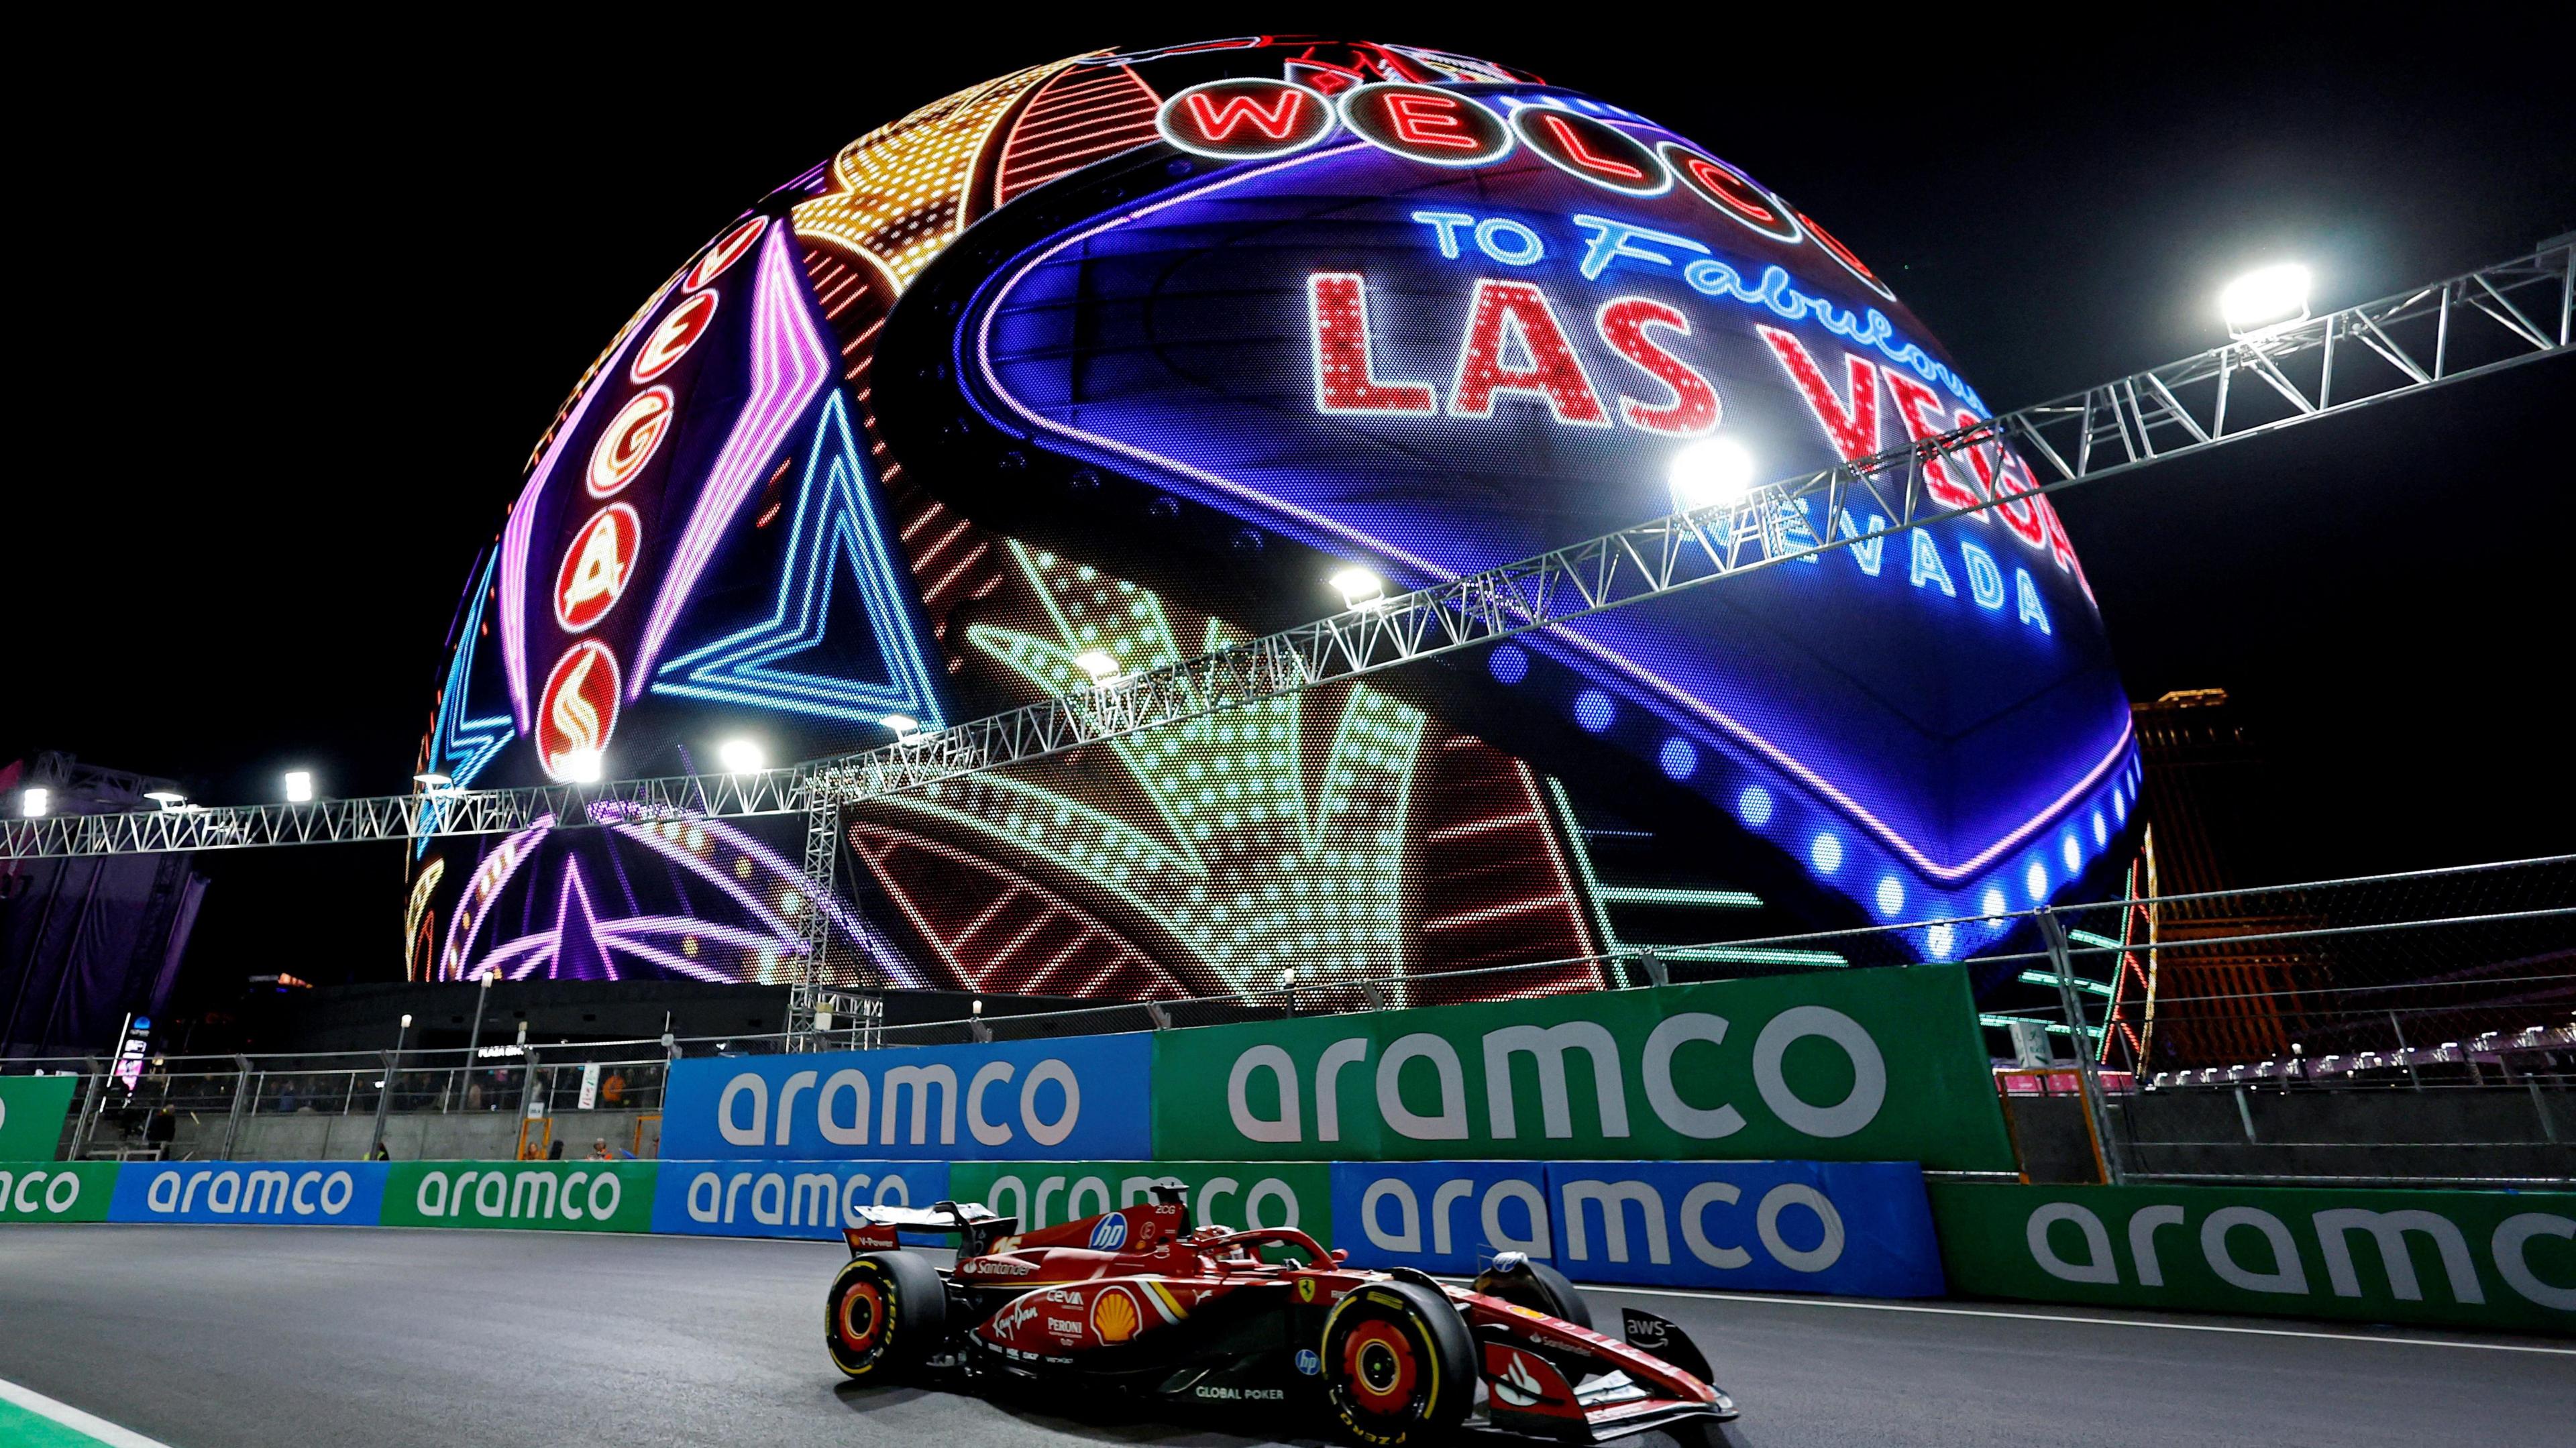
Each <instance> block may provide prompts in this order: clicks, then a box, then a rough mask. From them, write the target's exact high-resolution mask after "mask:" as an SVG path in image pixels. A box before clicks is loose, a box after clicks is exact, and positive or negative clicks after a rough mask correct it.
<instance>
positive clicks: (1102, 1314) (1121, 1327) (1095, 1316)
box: [1091, 1287, 1143, 1342]
mask: <svg viewBox="0 0 2576 1448" xmlns="http://www.w3.org/2000/svg"><path fill="white" fill-rule="evenodd" d="M1142 1319H1143V1314H1142V1313H1139V1312H1138V1311H1137V1310H1136V1299H1135V1298H1134V1297H1132V1296H1130V1295H1128V1293H1127V1292H1126V1290H1125V1289H1123V1288H1116V1287H1113V1288H1111V1289H1109V1290H1108V1291H1107V1292H1103V1293H1101V1294H1100V1295H1099V1296H1098V1297H1096V1298H1094V1299H1092V1303H1091V1330H1092V1331H1093V1332H1096V1333H1098V1334H1100V1340H1101V1341H1102V1342H1125V1341H1126V1340H1127V1339H1129V1338H1131V1337H1134V1336H1135V1335H1136V1329H1137V1328H1138V1327H1139V1326H1141V1325H1142Z"/></svg>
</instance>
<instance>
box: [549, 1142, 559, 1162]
mask: <svg viewBox="0 0 2576 1448" xmlns="http://www.w3.org/2000/svg"><path fill="white" fill-rule="evenodd" d="M546 1160H548V1161H561V1160H563V1143H562V1142H560V1141H558V1142H552V1143H550V1144H548V1145H547V1147H546Z"/></svg>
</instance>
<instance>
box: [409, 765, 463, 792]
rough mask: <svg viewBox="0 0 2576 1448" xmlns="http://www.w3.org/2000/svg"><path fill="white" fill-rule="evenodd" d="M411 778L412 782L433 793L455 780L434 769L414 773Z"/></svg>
mask: <svg viewBox="0 0 2576 1448" xmlns="http://www.w3.org/2000/svg"><path fill="white" fill-rule="evenodd" d="M411 778H412V783H414V784H417V785H419V786H420V787H421V788H423V789H426V790H428V791H430V792H431V793H433V794H435V793H437V792H438V791H439V790H442V789H445V788H447V787H448V786H449V785H451V784H454V783H455V782H456V781H455V780H452V779H450V778H448V777H447V776H446V775H443V774H441V773H439V772H438V771H437V770H435V769H432V770H426V771H424V772H422V773H419V774H415V775H413V776H412V777H411Z"/></svg>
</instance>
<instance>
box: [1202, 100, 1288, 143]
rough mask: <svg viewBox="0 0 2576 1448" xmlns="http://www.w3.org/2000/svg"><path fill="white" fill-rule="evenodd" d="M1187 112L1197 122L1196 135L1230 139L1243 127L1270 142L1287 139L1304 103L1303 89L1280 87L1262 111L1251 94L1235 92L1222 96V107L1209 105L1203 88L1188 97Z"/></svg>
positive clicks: (1223, 139) (1220, 139) (1214, 139)
mask: <svg viewBox="0 0 2576 1448" xmlns="http://www.w3.org/2000/svg"><path fill="white" fill-rule="evenodd" d="M1189 102H1190V115H1191V117H1192V118H1193V119H1194V120H1196V121H1197V122H1198V124H1199V134H1200V135H1202V136H1205V137H1206V138H1207V139H1209V140H1211V141H1230V140H1233V139H1234V133H1235V132H1236V131H1237V130H1238V129H1240V128H1242V127H1244V126H1246V125H1249V126H1251V127H1252V128H1253V129H1254V130H1256V131H1259V132H1260V133H1261V134H1263V135H1265V136H1267V137H1269V138H1270V139H1271V140H1274V141H1284V140H1287V139H1288V136H1289V133H1290V132H1291V131H1294V130H1295V129H1296V127H1297V117H1298V116H1299V115H1300V114H1302V113H1303V110H1304V107H1305V105H1306V93H1305V92H1304V91H1296V90H1283V91H1281V92H1279V99H1278V100H1277V101H1275V102H1273V103H1272V105H1271V107H1270V109H1268V110H1266V111H1265V110H1263V109H1262V108H1261V106H1260V103H1259V102H1257V101H1255V100H1253V98H1252V97H1250V96H1248V95H1244V94H1242V93H1240V92H1237V93H1236V94H1234V95H1230V96H1227V97H1226V98H1225V104H1223V105H1222V106H1219V105H1213V104H1210V103H1209V101H1208V98H1207V94H1206V92H1204V91H1200V92H1193V93H1192V94H1191V95H1190V97H1189Z"/></svg>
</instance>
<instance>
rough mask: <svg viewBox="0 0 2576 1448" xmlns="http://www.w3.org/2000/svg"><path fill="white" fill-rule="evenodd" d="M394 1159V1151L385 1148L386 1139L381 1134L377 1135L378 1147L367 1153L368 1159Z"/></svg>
mask: <svg viewBox="0 0 2576 1448" xmlns="http://www.w3.org/2000/svg"><path fill="white" fill-rule="evenodd" d="M393 1159H394V1154H393V1153H392V1152H390V1151H388V1150H386V1149H385V1139H384V1138H383V1137H381V1136H379V1137H377V1138H376V1149H375V1150H373V1151H371V1152H368V1153H367V1160H369V1161H391V1160H393Z"/></svg>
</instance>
